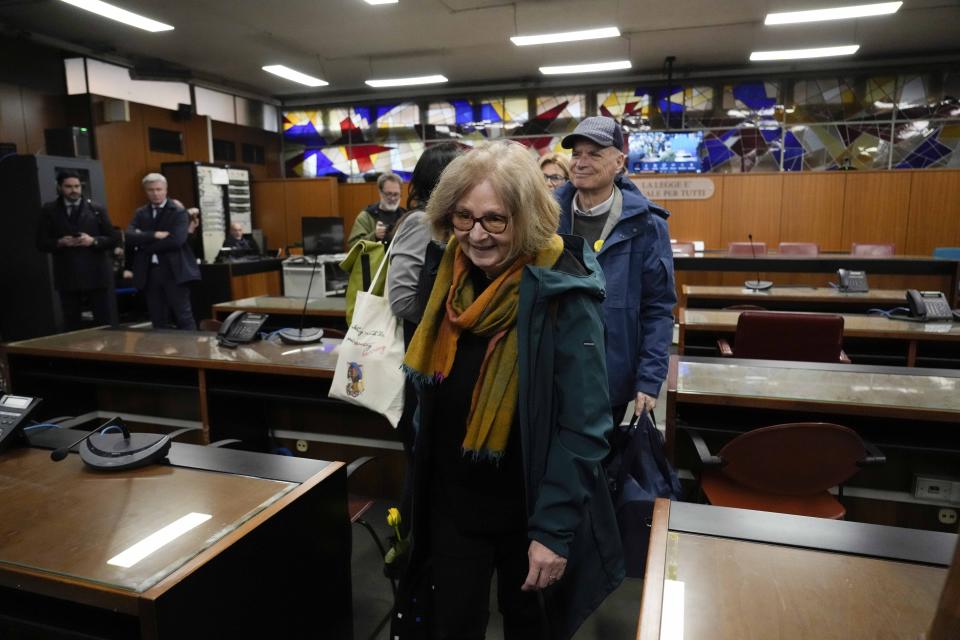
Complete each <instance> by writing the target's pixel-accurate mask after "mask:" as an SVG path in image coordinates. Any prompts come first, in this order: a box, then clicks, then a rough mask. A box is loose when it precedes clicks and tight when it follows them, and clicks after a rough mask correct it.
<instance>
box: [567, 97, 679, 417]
mask: <svg viewBox="0 0 960 640" xmlns="http://www.w3.org/2000/svg"><path fill="white" fill-rule="evenodd" d="M623 143H624V140H623V130H622V129H621V128H620V125H619V124H617V122H616V121H615V120H613V119H612V118H606V117H602V116H598V117H593V118H586V119H585V120H583V122H581V123H580V124H579V125H577V128H576V129H575V130H574V132H573V133H571V134H570V135H568V136H567V137H565V138H564V139H563V141H562V143H561V144H562V146H563V147H564V148H565V149H572V150H573V161H572V163H571V176H570V182H568V183H567V184H566V185H564V186H562V187H560V189H558V190H557V192H556V197H557V200H558V201H559V202H560V209H561V214H560V228H559V230H558V231H559V232H560V233H567V234H572V235H578V236H581V237H583V238H584V240H585V241H586V243H587V244H588V245H589V246H590V247H592V248H593V250H594V251H595V252H596V253H597V259H598V261H599V262H600V267H601V268H602V269H603V274H604V277H605V278H606V282H607V288H606V293H607V297H606V299H605V300H604V303H603V312H604V320H605V322H606V326H607V376H608V379H609V385H610V404H611V410H612V413H613V419H614V424H620V422H621V421H622V420H623V416H624V414H625V413H626V410H627V405H628V403H629V402H630V401H631V400H634V401H635V402H636V405H635V413H636V414H637V415H639V414H640V413H641V412H642V411H643V410H644V409H647V410H649V411H652V410H653V408H654V406H655V405H656V403H657V396H658V395H659V394H660V386H661V385H662V384H663V380H664V379H665V378H666V376H667V368H668V364H669V349H670V344H671V342H672V340H673V313H672V309H673V306H674V305H675V304H676V302H677V295H676V290H675V288H674V279H673V251H672V250H671V248H670V233H669V230H668V229H667V216H669V215H670V214H669V212H667V211H666V210H665V209H662V208H660V207H658V206H657V205H655V204H653V203H651V202H650V201H649V200H647V198H646V197H645V196H644V195H643V194H642V193H640V190H639V189H637V187H636V186H635V185H634V184H633V183H632V182H630V180H629V179H627V178H626V176H624V175H622V173H623V168H624V160H625V156H624V153H623V147H624V144H623Z"/></svg>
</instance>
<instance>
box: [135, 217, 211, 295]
mask: <svg viewBox="0 0 960 640" xmlns="http://www.w3.org/2000/svg"><path fill="white" fill-rule="evenodd" d="M187 226H188V216H187V212H186V210H185V209H182V208H180V207H177V205H175V204H173V201H171V200H167V203H166V204H165V205H164V206H163V208H162V209H160V211H158V212H157V219H156V220H154V219H153V209H152V207H151V205H149V204H147V205H144V206H142V207H140V208H139V209H137V210H136V211H135V212H134V214H133V220H132V221H131V222H130V226H128V227H127V245H128V247H129V248H130V250H132V252H133V262H132V266H133V286H135V287H137V288H138V289H143V288H145V287H146V286H147V273H148V272H149V271H150V263H151V256H154V255H156V256H157V259H158V260H159V261H160V263H161V264H165V265H166V266H168V267H169V268H170V272H171V273H172V274H173V279H174V281H175V282H176V283H177V284H183V283H185V282H190V281H192V280H199V279H200V269H199V268H198V267H197V260H196V258H195V257H194V255H193V252H192V251H190V248H189V247H188V246H187ZM156 231H168V232H169V233H170V235H169V236H167V237H166V238H164V239H162V240H157V239H156V238H155V237H154V235H153V234H154V232H156Z"/></svg>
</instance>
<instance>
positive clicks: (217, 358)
mask: <svg viewBox="0 0 960 640" xmlns="http://www.w3.org/2000/svg"><path fill="white" fill-rule="evenodd" d="M148 327H149V325H148ZM340 342H341V341H340V340H339V339H337V338H324V339H323V340H322V341H321V342H318V343H315V344H308V345H299V346H296V345H286V344H283V343H281V342H280V340H279V339H278V338H271V339H269V340H258V341H256V342H251V343H249V344H241V345H239V346H238V347H237V348H235V349H230V348H227V347H222V346H220V345H218V344H217V336H216V334H215V333H209V332H202V331H173V330H160V331H155V330H151V329H149V328H144V329H134V328H120V329H107V328H98V329H86V330H83V331H73V332H71V333H61V334H57V335H53V336H46V337H43V338H33V339H31V340H22V341H20V342H14V343H11V346H12V347H13V350H14V352H17V351H20V350H22V351H26V352H29V353H31V354H42V355H48V356H53V357H58V356H61V355H63V356H69V357H77V358H84V359H93V360H125V361H131V362H138V363H143V362H149V363H151V364H154V363H157V364H170V365H175V366H176V365H182V364H189V365H191V366H194V365H196V366H209V365H217V366H219V367H221V368H232V367H234V366H237V367H239V368H243V367H244V366H247V367H248V368H249V367H270V366H278V367H284V368H287V370H288V371H289V368H294V370H295V371H298V372H309V371H314V372H320V371H333V369H334V367H335V366H336V364H337V354H338V347H339V346H340Z"/></svg>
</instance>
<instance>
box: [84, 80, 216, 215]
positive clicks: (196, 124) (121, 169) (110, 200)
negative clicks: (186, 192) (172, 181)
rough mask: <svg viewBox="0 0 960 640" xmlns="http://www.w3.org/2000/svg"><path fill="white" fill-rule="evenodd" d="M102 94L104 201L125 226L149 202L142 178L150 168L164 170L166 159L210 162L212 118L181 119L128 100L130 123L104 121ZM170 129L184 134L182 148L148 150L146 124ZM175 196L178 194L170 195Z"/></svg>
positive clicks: (97, 100) (100, 147)
mask: <svg viewBox="0 0 960 640" xmlns="http://www.w3.org/2000/svg"><path fill="white" fill-rule="evenodd" d="M102 100H103V99H102V98H99V97H95V98H94V113H95V114H97V116H96V117H97V118H98V120H97V124H96V141H97V157H99V158H100V162H101V163H103V175H104V179H105V181H106V191H107V197H106V205H107V208H108V211H109V212H110V219H111V220H113V223H114V224H115V225H117V226H119V227H126V226H127V224H128V223H129V222H130V220H131V219H132V218H133V212H134V211H135V210H136V209H137V208H138V207H140V206H142V205H143V204H144V203H145V202H146V198H145V197H144V195H143V189H142V188H141V186H140V180H141V179H142V178H143V176H145V175H146V174H148V173H150V172H151V171H160V165H161V164H162V163H164V162H185V161H200V162H210V151H209V150H210V136H209V129H208V118H207V117H206V116H193V117H192V118H190V119H189V120H177V119H175V118H174V115H175V113H174V112H173V111H168V110H166V109H159V108H157V107H151V106H148V105H143V104H137V103H135V102H130V103H129V105H130V120H129V122H109V123H105V122H102V120H100V118H101V115H102V109H101V107H100V105H99V103H100V102H102ZM151 127H154V128H158V129H168V130H171V131H179V132H180V133H182V134H183V153H182V154H173V153H158V152H155V151H151V150H150V143H149V138H148V135H149V134H148V129H150V128H151ZM169 195H170V197H171V198H176V197H177V194H176V193H171V194H169Z"/></svg>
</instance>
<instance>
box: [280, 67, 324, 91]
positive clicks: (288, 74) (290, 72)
mask: <svg viewBox="0 0 960 640" xmlns="http://www.w3.org/2000/svg"><path fill="white" fill-rule="evenodd" d="M263 70H264V71H266V72H267V73H272V74H273V75H275V76H280V77H281V78H286V79H287V80H293V81H294V82H299V83H300V84H305V85H307V86H308V87H325V86H327V85H328V84H330V83H329V82H327V81H326V80H321V79H320V78H314V77H313V76H308V75H307V74H305V73H300V72H299V71H296V70H294V69H291V68H290V67H285V66H283V65H282V64H268V65H267V66H265V67H263Z"/></svg>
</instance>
